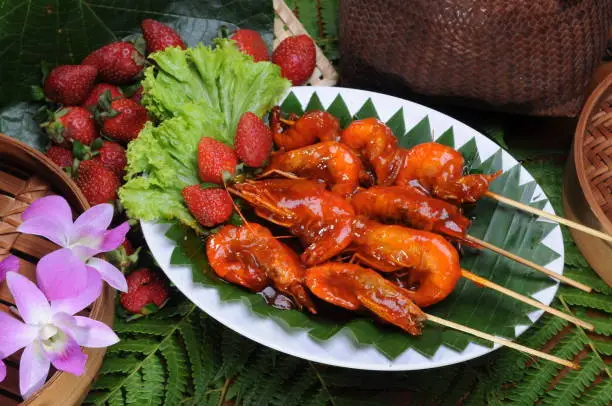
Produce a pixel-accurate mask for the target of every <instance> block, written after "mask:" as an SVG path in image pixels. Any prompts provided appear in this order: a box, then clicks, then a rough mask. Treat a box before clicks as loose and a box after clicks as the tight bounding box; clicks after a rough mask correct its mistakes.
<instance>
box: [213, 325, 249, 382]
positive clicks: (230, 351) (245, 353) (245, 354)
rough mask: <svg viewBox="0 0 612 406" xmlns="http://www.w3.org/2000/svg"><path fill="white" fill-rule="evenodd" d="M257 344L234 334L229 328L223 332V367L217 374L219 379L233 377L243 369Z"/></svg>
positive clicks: (223, 329)
mask: <svg viewBox="0 0 612 406" xmlns="http://www.w3.org/2000/svg"><path fill="white" fill-rule="evenodd" d="M255 348H257V344H256V343H255V342H253V341H251V340H247V339H246V338H243V337H241V336H239V335H238V334H236V333H234V332H233V331H231V330H230V329H228V328H225V327H223V328H222V330H221V354H222V358H223V365H222V367H221V368H220V369H219V371H218V372H217V378H220V377H225V378H229V377H233V376H234V375H235V374H236V373H237V372H238V371H239V370H241V369H242V367H243V366H244V364H245V363H246V362H247V360H248V359H249V357H250V356H251V353H252V352H253V350H255Z"/></svg>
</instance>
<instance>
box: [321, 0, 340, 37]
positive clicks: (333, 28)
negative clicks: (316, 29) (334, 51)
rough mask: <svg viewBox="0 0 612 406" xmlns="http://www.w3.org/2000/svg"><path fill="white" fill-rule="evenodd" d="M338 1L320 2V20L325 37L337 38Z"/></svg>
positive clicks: (324, 0)
mask: <svg viewBox="0 0 612 406" xmlns="http://www.w3.org/2000/svg"><path fill="white" fill-rule="evenodd" d="M338 6H339V2H338V0H323V1H321V18H322V19H323V30H324V33H325V36H326V37H334V38H337V37H338V18H339V10H338Z"/></svg>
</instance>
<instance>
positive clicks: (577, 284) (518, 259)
mask: <svg viewBox="0 0 612 406" xmlns="http://www.w3.org/2000/svg"><path fill="white" fill-rule="evenodd" d="M465 239H466V240H467V241H469V242H472V243H474V244H476V245H479V246H481V247H483V248H486V249H489V250H491V251H493V252H495V253H496V254H499V255H503V256H504V257H506V258H510V259H511V260H513V261H516V262H518V263H519V264H523V265H525V266H528V267H530V268H533V269H535V270H536V271H539V272H542V273H544V274H546V275H548V276H550V277H551V278H554V279H557V280H559V281H561V282H563V283H566V284H568V285H570V286H573V287H575V288H578V289H580V290H583V291H585V292H587V293H590V292H591V291H592V290H593V289H592V288H591V287H590V286H587V285H585V284H584V283H580V282H578V281H575V280H573V279H571V278H568V277H567V276H563V275H559V274H558V273H555V272H553V271H551V270H550V269H546V268H544V267H543V266H542V265H538V264H536V263H535V262H532V261H530V260H528V259H525V258H523V257H520V256H518V255H516V254H513V253H511V252H509V251H506V250H504V249H502V248H499V247H498V246H496V245H493V244H491V243H489V242H486V241H483V240H481V239H478V238H476V237H472V236H471V235H466V236H465Z"/></svg>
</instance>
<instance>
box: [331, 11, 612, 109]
mask: <svg viewBox="0 0 612 406" xmlns="http://www.w3.org/2000/svg"><path fill="white" fill-rule="evenodd" d="M340 4H341V9H340V13H341V14H340V16H341V18H340V21H341V22H340V49H341V55H342V59H341V72H342V84H343V85H348V86H351V87H360V88H362V87H365V88H372V89H377V90H380V91H384V92H388V93H394V94H400V93H405V92H406V91H413V92H416V93H418V94H423V95H428V96H443V100H439V99H437V100H435V101H443V102H453V103H460V104H463V105H469V106H473V107H481V108H489V109H496V110H502V111H507V112H513V113H521V114H532V115H547V116H548V115H554V116H573V115H577V114H578V112H579V111H580V108H581V107H582V103H583V101H584V97H585V94H584V93H585V90H586V87H587V85H588V83H589V80H590V78H591V76H592V74H593V72H594V69H595V68H596V66H597V65H598V64H599V63H600V61H601V59H602V56H603V54H604V51H605V49H606V39H607V36H608V28H609V27H611V20H612V1H610V0H411V1H405V0H379V1H376V2H372V1H369V0H343V1H341V2H340Z"/></svg>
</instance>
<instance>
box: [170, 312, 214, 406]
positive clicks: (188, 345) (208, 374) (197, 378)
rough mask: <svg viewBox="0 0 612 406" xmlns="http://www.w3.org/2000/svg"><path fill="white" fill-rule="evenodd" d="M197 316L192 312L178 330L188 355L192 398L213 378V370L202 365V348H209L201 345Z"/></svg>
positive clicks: (201, 392) (202, 392) (199, 393)
mask: <svg viewBox="0 0 612 406" xmlns="http://www.w3.org/2000/svg"><path fill="white" fill-rule="evenodd" d="M199 321H200V320H199V317H198V315H197V314H196V313H192V314H191V316H190V317H189V318H188V319H187V321H186V323H182V324H181V325H180V326H179V328H178V331H179V333H180V335H181V337H182V339H183V343H184V344H185V350H186V351H187V356H188V357H189V365H190V366H191V377H192V381H193V386H194V391H195V394H194V398H196V399H197V398H198V397H199V396H202V395H203V394H204V391H205V390H206V387H207V386H208V383H209V381H211V380H212V378H213V376H214V375H213V371H211V370H209V369H206V367H205V366H204V365H203V362H204V357H203V355H202V350H204V351H206V350H208V349H209V348H207V347H204V348H203V346H202V344H203V342H204V341H205V339H204V337H203V336H202V334H201V329H200V323H199Z"/></svg>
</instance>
